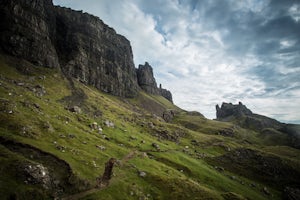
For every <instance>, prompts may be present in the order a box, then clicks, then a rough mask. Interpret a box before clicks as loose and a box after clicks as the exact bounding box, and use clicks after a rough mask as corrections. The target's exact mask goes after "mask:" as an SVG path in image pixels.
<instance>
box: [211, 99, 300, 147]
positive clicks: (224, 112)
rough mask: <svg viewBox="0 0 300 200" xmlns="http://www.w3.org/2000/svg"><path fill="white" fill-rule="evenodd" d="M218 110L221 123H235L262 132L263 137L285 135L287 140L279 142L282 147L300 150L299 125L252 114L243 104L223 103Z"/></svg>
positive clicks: (218, 118)
mask: <svg viewBox="0 0 300 200" xmlns="http://www.w3.org/2000/svg"><path fill="white" fill-rule="evenodd" d="M216 110H217V120H219V121H231V122H234V123H236V124H238V125H239V126H241V127H244V128H248V129H252V130H255V131H257V132H260V133H261V134H262V137H264V136H272V137H277V136H278V135H280V134H283V135H284V138H285V139H283V138H281V140H280V141H278V142H281V143H280V144H281V145H289V146H292V147H295V148H300V145H299V144H300V126H299V125H295V124H285V123H281V122H279V121H277V120H275V119H272V118H269V117H266V116H263V115H258V114H255V113H252V111H251V110H249V109H248V108H247V107H246V106H245V105H243V104H242V103H241V102H239V104H237V105H234V104H232V103H223V104H222V106H221V108H220V107H219V105H216ZM276 135H277V136H276Z"/></svg>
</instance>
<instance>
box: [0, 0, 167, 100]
mask: <svg viewBox="0 0 300 200" xmlns="http://www.w3.org/2000/svg"><path fill="white" fill-rule="evenodd" d="M0 11H1V12H0V51H1V52H3V53H6V54H9V55H12V56H16V57H18V58H22V59H25V60H27V61H29V62H32V63H33V64H35V65H37V66H43V67H49V68H57V69H60V70H61V71H62V72H63V73H64V74H65V75H66V76H67V77H72V78H75V79H78V80H79V81H81V82H83V83H85V84H88V85H92V86H94V87H96V88H98V89H99V90H101V91H104V92H107V93H110V94H113V95H116V96H122V97H134V96H136V94H137V92H138V90H139V86H140V87H141V88H142V89H143V90H144V91H146V92H147V93H150V94H156V95H162V96H164V97H165V98H167V99H168V100H169V101H171V102H172V94H171V92H170V91H168V90H166V89H162V88H161V87H160V88H157V85H156V81H155V78H154V76H153V71H152V67H151V66H150V65H149V64H148V63H146V64H145V65H140V66H139V68H138V69H137V70H136V69H135V67H134V63H133V55H132V50H131V46H130V42H129V41H128V40H127V39H126V38H125V37H123V36H121V35H118V34H117V33H116V32H115V30H114V29H112V28H110V27H109V26H107V25H106V24H104V23H103V21H102V20H100V19H99V18H98V17H95V16H92V15H89V14H87V13H82V12H81V11H74V10H71V9H68V8H62V7H59V6H54V5H53V3H52V0H43V1H41V0H2V1H1V2H0Z"/></svg>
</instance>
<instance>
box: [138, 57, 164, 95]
mask: <svg viewBox="0 0 300 200" xmlns="http://www.w3.org/2000/svg"><path fill="white" fill-rule="evenodd" d="M136 74H137V81H138V84H139V86H140V87H141V88H142V89H143V90H144V91H145V92H147V93H149V94H157V95H158V94H159V91H158V88H157V84H156V80H155V78H154V76H153V69H152V67H151V66H150V65H149V63H148V62H145V65H139V68H138V69H137V70H136Z"/></svg>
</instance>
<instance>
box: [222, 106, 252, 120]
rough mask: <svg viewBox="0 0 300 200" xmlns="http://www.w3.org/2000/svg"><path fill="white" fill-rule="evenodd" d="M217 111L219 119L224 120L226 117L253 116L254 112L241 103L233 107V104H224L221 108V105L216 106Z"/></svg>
mask: <svg viewBox="0 0 300 200" xmlns="http://www.w3.org/2000/svg"><path fill="white" fill-rule="evenodd" d="M216 110H217V119H224V118H226V117H230V116H235V117H241V116H244V115H251V114H252V112H251V110H249V109H248V108H247V107H246V106H245V105H243V104H242V103H241V102H239V104H237V105H233V104H232V103H222V106H221V108H220V107H219V105H216Z"/></svg>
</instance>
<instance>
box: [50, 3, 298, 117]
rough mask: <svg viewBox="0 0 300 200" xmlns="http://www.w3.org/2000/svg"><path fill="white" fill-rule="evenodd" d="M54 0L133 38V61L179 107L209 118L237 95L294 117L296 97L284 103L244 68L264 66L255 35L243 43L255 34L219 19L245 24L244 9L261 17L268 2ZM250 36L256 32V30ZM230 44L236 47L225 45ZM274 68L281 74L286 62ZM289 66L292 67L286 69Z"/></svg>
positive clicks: (256, 107) (260, 108)
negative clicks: (145, 66)
mask: <svg viewBox="0 0 300 200" xmlns="http://www.w3.org/2000/svg"><path fill="white" fill-rule="evenodd" d="M54 2H55V3H56V4H61V5H66V6H71V7H72V8H74V9H80V10H84V11H87V12H89V13H92V14H94V15H97V16H99V17H100V18H101V19H102V20H103V21H104V22H105V23H107V24H108V25H109V26H112V27H113V28H114V29H116V31H117V32H118V33H120V34H122V35H124V36H126V37H127V38H128V39H129V40H130V41H131V44H132V48H133V52H134V60H135V64H136V65H138V64H141V63H144V61H148V62H149V63H150V64H151V65H152V66H153V68H154V73H155V76H156V78H157V82H158V83H162V84H163V87H165V88H168V89H169V90H171V91H172V93H173V98H174V102H175V104H177V105H179V106H181V107H182V108H184V109H188V110H198V111H200V112H202V113H203V114H204V115H205V116H207V117H209V118H214V117H215V108H214V106H215V104H220V103H222V102H233V103H236V102H238V101H242V102H243V103H244V104H245V105H247V106H248V107H249V108H250V109H251V108H253V111H254V112H258V113H261V114H264V115H269V116H271V117H272V116H276V117H277V119H279V120H283V121H296V120H299V119H300V116H299V114H298V113H296V112H295V111H294V110H295V109H296V108H297V107H298V109H299V105H300V102H299V100H297V99H296V100H295V101H294V102H293V103H290V102H289V100H288V97H286V98H283V97H280V99H277V97H272V96H270V95H269V96H268V93H267V89H268V87H269V86H268V85H267V83H266V82H264V80H263V79H259V74H257V75H255V74H251V73H248V72H249V70H251V69H252V67H253V66H260V65H263V64H265V61H264V60H263V59H261V58H259V56H257V55H256V54H254V53H253V49H254V48H253V46H250V44H252V43H251V42H253V44H256V43H255V42H256V41H249V40H250V39H253V38H251V36H248V35H246V34H244V33H243V32H242V33H240V32H237V33H236V32H233V31H232V30H231V29H230V28H231V27H227V26H226V24H220V23H225V22H228V24H230V23H232V22H231V21H230V20H233V19H232V16H236V19H235V20H240V21H239V22H240V23H241V25H240V27H241V29H242V30H244V29H247V23H248V21H249V20H251V19H252V18H246V17H249V16H250V17H252V15H249V13H250V14H251V13H257V15H262V12H263V10H264V9H265V8H266V6H267V5H268V3H269V0H265V1H260V0H259V1H255V3H254V1H251V0H247V1H243V2H241V1H235V0H230V1H227V2H226V3H229V4H230V5H231V6H232V7H231V8H227V7H226V5H227V4H226V3H224V2H223V4H224V5H223V6H224V8H223V7H218V5H216V4H215V2H214V1H207V2H205V3H203V4H205V5H202V6H199V5H198V6H195V9H191V6H190V5H188V4H183V3H179V1H177V0H155V1H152V0H151V1H143V0H132V1H126V0H113V1H101V2H99V1H96V0H86V1H80V0H72V1H71V0H55V1H54ZM215 7H216V9H224V11H226V9H228V10H229V11H232V16H231V15H227V16H225V15H224V14H220V13H218V12H217V11H215V10H212V9H213V8H215ZM297 9H298V7H295V6H292V7H291V8H290V10H289V12H290V14H291V15H293V16H296V15H297V14H295V13H296V12H295V10H297ZM208 11H213V13H209V12H208ZM229 11H228V12H229ZM210 14H211V16H210ZM296 17H297V16H296ZM262 21H264V20H262ZM214 23H215V24H214ZM264 23H267V22H264ZM233 25H236V24H233ZM238 34H239V35H238ZM249 34H256V33H255V30H251V33H249ZM237 36H238V37H237ZM231 37H234V38H231ZM225 38H226V40H225ZM228 38H230V40H228ZM274 41H276V39H275V40H274ZM279 43H280V45H279V46H280V47H281V48H289V47H292V46H293V45H295V44H296V41H292V40H286V39H282V40H280V41H279ZM247 45H249V46H247ZM232 47H234V48H235V49H234V50H235V53H232V51H230V48H232ZM237 48H241V50H240V51H239V50H237ZM237 55H238V56H239V57H237ZM276 56H277V55H276ZM274 64H276V63H274ZM279 64H280V65H281V64H282V63H279ZM279 64H278V65H279ZM268 65H270V63H268ZM276 67H277V64H276V66H275V68H276ZM277 68H278V69H279V70H281V71H283V72H287V71H285V69H286V68H285V67H284V66H283V67H277ZM295 70H296V69H290V71H291V72H294V71H295ZM296 72H299V71H297V70H296ZM287 73H288V72H287ZM267 78H268V77H267ZM269 94H271V93H269ZM293 95H294V96H297V95H298V96H297V97H298V99H300V98H299V97H300V94H299V93H298V92H296V93H295V94H293ZM275 114H281V115H275Z"/></svg>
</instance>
